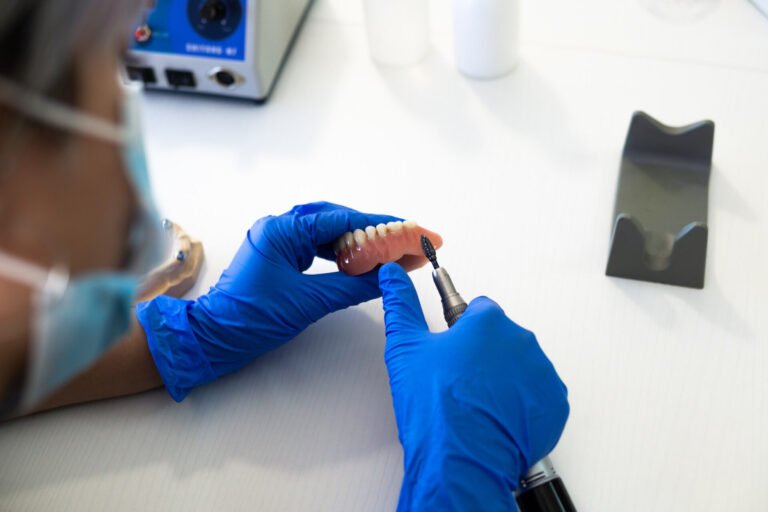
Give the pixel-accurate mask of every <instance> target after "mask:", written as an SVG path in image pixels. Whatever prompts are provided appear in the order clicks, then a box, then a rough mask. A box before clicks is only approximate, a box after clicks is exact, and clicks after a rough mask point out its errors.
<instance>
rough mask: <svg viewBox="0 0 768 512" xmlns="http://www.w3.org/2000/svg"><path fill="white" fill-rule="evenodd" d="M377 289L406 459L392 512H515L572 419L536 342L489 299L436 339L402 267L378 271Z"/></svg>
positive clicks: (475, 305) (564, 392)
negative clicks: (523, 487)
mask: <svg viewBox="0 0 768 512" xmlns="http://www.w3.org/2000/svg"><path fill="white" fill-rule="evenodd" d="M379 286H380V287H381V290H382V295H383V301H384V311H385V322H386V330H387V345H386V351H385V359H386V363H387V370H388V371H389V380H390V385H391V388H392V401H393V404H394V408H395V416H396V419H397V428H398V433H399V437H400V442H401V444H402V445H403V451H404V455H405V476H404V478H403V484H402V488H401V492H400V504H399V506H398V510H440V511H444V510H483V511H488V510H517V508H516V504H515V499H514V495H513V492H514V491H515V489H517V486H518V482H519V481H520V478H521V476H523V475H524V474H525V473H526V471H527V470H528V468H529V467H530V466H531V465H533V464H535V463H536V462H537V461H538V460H540V459H541V458H543V457H544V456H545V455H547V454H548V453H549V452H550V451H551V450H552V449H553V448H554V447H555V445H556V444H557V441H558V439H559V438H560V435H561V433H562V431H563V428H564V427H565V422H566V419H567V418H568V412H569V407H568V400H567V390H566V387H565V385H564V384H563V382H562V381H561V380H560V378H559V377H558V375H557V372H556V371H555V368H554V367H553V366H552V363H550V361H549V359H547V356H546V355H545V354H544V352H542V350H541V347H539V344H538V342H537V341H536V337H535V336H534V335H533V333H531V332H530V331H527V330H525V329H523V328H522V327H520V326H518V325H517V324H515V323H514V322H512V321H511V320H510V319H509V318H507V317H506V316H505V314H504V311H502V309H501V308H500V307H499V305H498V304H496V303H495V302H493V301H492V300H490V299H488V298H486V297H480V298H478V299H475V300H474V301H472V303H471V304H470V305H469V307H468V308H467V310H466V311H465V313H464V315H463V316H462V317H461V318H460V319H459V320H458V322H456V324H454V326H453V327H452V328H451V329H449V330H447V331H445V332H442V333H439V334H433V333H431V332H430V331H429V329H428V328H427V323H426V321H425V320H424V314H423V312H422V309H421V305H420V304H419V298H418V296H417V295H416V290H415V289H414V287H413V283H412V282H411V280H410V278H409V277H408V275H407V274H406V273H405V271H404V270H403V269H402V268H401V267H400V266H399V265H397V264H393V263H391V264H387V265H384V266H383V267H382V268H381V269H380V271H379Z"/></svg>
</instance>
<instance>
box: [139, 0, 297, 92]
mask: <svg viewBox="0 0 768 512" xmlns="http://www.w3.org/2000/svg"><path fill="white" fill-rule="evenodd" d="M311 3H312V1H311V0H153V1H152V2H150V5H149V7H148V8H147V9H146V11H145V12H144V13H143V15H142V17H141V19H139V20H137V23H136V26H135V30H134V33H133V38H134V41H133V44H132V47H131V51H130V52H129V55H128V58H127V59H126V68H127V71H128V76H129V77H130V78H131V79H132V80H137V81H141V82H143V83H144V84H145V86H146V88H147V89H166V90H172V91H177V92H182V93H203V94H215V95H221V96H233V97H238V98H246V99H253V100H256V101H257V102H261V101H264V100H266V98H267V97H268V96H269V94H270V92H271V91H272V89H273V87H274V84H275V82H276V80H277V77H278V74H279V72H280V70H281V69H282V66H283V64H284V62H285V60H286V58H287V56H288V54H289V53H290V50H291V47H292V46H293V43H294V41H295V39H296V37H297V34H298V32H299V29H300V27H301V25H302V22H303V21H304V18H305V17H306V15H307V12H308V10H309V7H310V6H311Z"/></svg>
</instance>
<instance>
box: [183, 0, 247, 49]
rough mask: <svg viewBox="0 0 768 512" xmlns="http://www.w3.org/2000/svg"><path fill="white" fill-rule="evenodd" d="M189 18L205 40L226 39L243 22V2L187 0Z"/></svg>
mask: <svg viewBox="0 0 768 512" xmlns="http://www.w3.org/2000/svg"><path fill="white" fill-rule="evenodd" d="M187 17H188V18H189V22H190V23H191V24H192V28H194V29H195V32H197V33H198V34H200V35H201V36H203V37H204V38H206V39H210V40H213V41H218V40H221V39H226V38H227V37H229V36H231V35H232V34H233V33H234V32H235V30H237V27H238V26H239V25H240V23H241V21H242V18H243V6H242V0H187Z"/></svg>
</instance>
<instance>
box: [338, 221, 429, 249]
mask: <svg viewBox="0 0 768 512" xmlns="http://www.w3.org/2000/svg"><path fill="white" fill-rule="evenodd" d="M416 226H418V224H416V222H415V221H412V220H407V221H405V222H400V221H395V222H388V223H387V224H379V225H377V226H368V227H367V228H365V229H356V230H354V231H348V232H347V233H344V234H343V235H342V236H340V237H339V238H338V240H336V244H335V245H334V250H335V251H336V253H339V252H341V251H343V250H344V249H346V248H348V247H349V248H354V247H355V245H357V247H363V246H364V245H365V244H366V243H368V241H369V240H375V239H377V238H384V237H386V236H387V235H389V234H396V233H399V232H400V231H401V230H402V229H403V228H404V227H405V228H409V229H412V228H415V227H416Z"/></svg>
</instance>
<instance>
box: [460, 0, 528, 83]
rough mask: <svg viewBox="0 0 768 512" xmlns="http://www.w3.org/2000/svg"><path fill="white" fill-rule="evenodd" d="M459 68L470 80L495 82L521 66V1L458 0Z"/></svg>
mask: <svg viewBox="0 0 768 512" xmlns="http://www.w3.org/2000/svg"><path fill="white" fill-rule="evenodd" d="M453 27H454V48H455V53H456V66H457V67H458V68H459V71H461V72H462V73H463V74H465V75H466V76H468V77H470V78H477V79H492V78H497V77H500V76H503V75H506V74H507V73H509V72H510V71H512V70H513V69H515V67H516V66H517V63H518V60H519V45H520V1H519V0H454V1H453Z"/></svg>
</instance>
